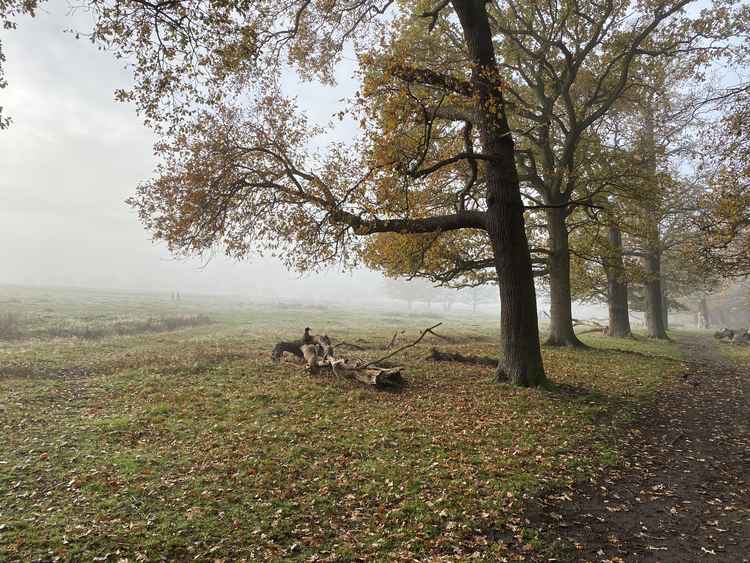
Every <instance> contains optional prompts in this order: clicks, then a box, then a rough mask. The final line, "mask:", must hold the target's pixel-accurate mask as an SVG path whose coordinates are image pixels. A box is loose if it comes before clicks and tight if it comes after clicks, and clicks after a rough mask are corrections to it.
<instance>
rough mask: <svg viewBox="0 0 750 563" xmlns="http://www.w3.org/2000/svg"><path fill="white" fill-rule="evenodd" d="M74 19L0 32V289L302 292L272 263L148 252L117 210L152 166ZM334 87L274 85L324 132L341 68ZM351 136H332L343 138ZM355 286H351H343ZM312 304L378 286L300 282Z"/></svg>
mask: <svg viewBox="0 0 750 563" xmlns="http://www.w3.org/2000/svg"><path fill="white" fill-rule="evenodd" d="M87 17H88V16H87V15H86V14H85V13H80V14H76V15H75V16H74V17H71V16H70V15H68V14H67V9H66V7H65V5H64V4H62V3H60V4H57V3H55V4H47V5H46V7H45V8H44V10H43V11H42V12H40V13H39V14H38V17H37V18H35V19H30V18H25V19H22V20H21V21H19V25H18V30H16V31H13V32H6V31H3V32H1V33H2V40H3V45H4V50H5V52H6V56H7V59H8V60H7V64H6V70H7V72H6V75H7V79H8V82H9V86H8V87H7V88H6V89H5V90H2V91H0V96H1V98H0V105H3V106H4V107H5V110H4V111H5V112H6V113H7V115H9V116H11V117H12V119H13V125H12V126H11V128H10V129H8V130H6V131H3V132H2V133H0V240H2V241H3V244H2V245H0V263H1V264H2V267H0V283H23V284H62V285H80V286H93V287H116V288H128V289H149V290H164V291H171V290H173V289H179V290H182V291H200V292H211V293H213V292H242V293H256V294H257V293H267V294H268V293H270V294H274V293H275V294H283V293H284V292H286V291H295V290H298V289H300V288H301V287H302V282H301V281H300V280H299V278H298V276H297V275H296V274H295V273H293V272H287V271H285V270H284V269H283V267H282V266H281V265H280V264H278V263H277V262H275V261H273V260H268V259H263V260H261V259H253V260H252V261H251V262H250V263H247V262H245V263H241V264H237V263H235V262H233V261H229V260H226V259H224V258H223V257H216V258H214V259H213V260H211V261H210V263H209V264H208V265H207V266H206V267H204V268H200V266H201V264H202V263H201V262H200V261H197V260H196V261H190V262H185V261H176V260H174V259H172V258H171V257H170V256H169V254H168V252H167V251H166V249H164V248H163V247H162V246H158V245H154V244H152V242H151V241H150V238H149V235H148V233H146V232H145V231H144V230H143V228H142V227H141V225H140V224H139V223H138V221H137V219H136V217H135V213H134V212H133V211H132V210H131V209H129V208H128V207H127V206H126V205H125V204H124V200H125V199H126V198H127V197H128V196H129V195H131V194H132V193H133V191H134V189H135V186H136V185H137V183H138V182H139V181H140V180H144V179H146V178H148V177H149V176H150V174H151V172H152V170H153V168H154V166H155V162H156V161H155V159H154V157H153V155H152V142H153V137H152V134H151V133H150V131H149V130H148V129H147V128H146V127H144V126H143V125H142V122H141V120H140V119H139V118H138V116H137V115H136V113H135V109H134V108H133V106H130V105H127V104H122V103H118V102H116V101H114V94H113V93H114V90H115V89H117V88H122V87H125V86H127V85H128V84H129V83H130V75H129V73H128V71H127V70H125V69H124V68H123V66H124V63H123V61H118V60H116V59H115V58H114V57H112V56H111V55H110V54H109V53H106V52H101V51H97V49H96V48H95V47H94V46H92V45H91V43H89V42H88V41H87V40H85V39H80V40H76V39H75V38H74V37H73V35H72V34H69V33H68V34H66V33H63V30H65V29H69V28H76V29H81V30H85V29H87V28H90V25H87ZM342 67H343V70H342V71H341V75H340V78H341V79H342V80H341V82H342V85H341V86H339V87H338V88H336V89H330V88H324V87H320V86H314V85H309V84H299V83H298V82H297V81H296V79H294V78H291V77H290V78H289V79H288V80H287V81H286V84H285V86H286V87H288V88H289V89H290V91H292V92H294V93H297V94H298V95H300V103H301V105H302V106H303V107H304V109H305V110H306V111H308V113H309V114H310V116H311V118H313V119H314V120H315V121H317V122H320V123H323V124H325V123H327V122H329V121H330V120H331V116H332V114H333V113H334V111H336V110H337V109H340V104H339V103H338V100H339V99H341V98H343V97H345V96H348V95H350V94H351V93H353V89H354V84H353V82H352V81H351V80H349V77H350V76H351V71H352V68H353V65H352V64H346V65H342ZM353 134H354V130H353V129H352V128H351V126H344V127H341V128H339V129H337V131H336V136H341V138H346V137H347V136H348V137H349V138H350V137H351V135H353ZM353 281H354V282H356V283H352V282H353ZM305 283H306V284H307V286H308V287H309V286H310V284H312V287H314V288H315V289H316V291H318V292H322V293H323V294H326V293H329V292H330V294H331V295H341V291H342V289H343V288H345V287H353V288H355V289H357V290H358V291H355V293H360V292H362V293H364V292H366V289H365V288H364V287H362V286H363V285H364V284H367V285H369V286H370V287H371V288H373V287H376V288H378V289H379V288H380V285H381V282H380V276H379V275H377V274H374V273H358V274H356V275H355V277H354V278H352V276H350V275H348V274H346V275H341V274H338V273H336V272H335V271H333V272H330V273H328V274H326V275H323V276H320V275H318V276H308V277H306V278H305Z"/></svg>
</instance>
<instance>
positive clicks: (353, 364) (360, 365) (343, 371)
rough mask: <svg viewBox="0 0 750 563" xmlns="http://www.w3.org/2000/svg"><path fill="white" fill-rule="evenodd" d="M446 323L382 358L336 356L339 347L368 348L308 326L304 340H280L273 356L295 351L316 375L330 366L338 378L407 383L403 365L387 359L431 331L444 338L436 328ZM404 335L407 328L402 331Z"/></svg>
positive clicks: (379, 382)
mask: <svg viewBox="0 0 750 563" xmlns="http://www.w3.org/2000/svg"><path fill="white" fill-rule="evenodd" d="M441 324H442V323H438V324H436V325H434V326H431V327H429V328H426V329H424V330H423V331H422V332H421V333H420V335H419V337H418V338H417V339H416V340H414V341H413V342H410V343H408V344H405V345H404V346H400V347H398V348H396V349H395V350H392V351H389V352H388V353H387V354H385V355H384V356H382V357H379V358H378V359H376V360H372V361H365V360H362V359H360V358H345V357H338V356H336V355H335V350H336V348H339V347H340V348H345V347H347V348H350V349H355V350H364V349H365V348H363V347H362V346H359V345H356V344H352V343H350V342H345V341H342V342H339V343H337V344H336V345H332V344H331V340H330V339H329V338H328V336H327V335H323V336H315V335H311V334H310V333H309V329H305V335H304V336H303V338H302V339H300V340H293V341H285V342H279V343H278V344H276V346H275V347H274V350H273V353H272V357H273V359H274V360H275V361H278V360H280V359H281V357H282V355H283V354H284V353H285V352H289V353H292V354H294V355H295V356H297V357H300V358H303V359H304V360H305V369H306V370H307V371H309V372H310V373H312V374H317V373H320V371H321V370H325V369H329V370H330V371H331V373H332V374H333V375H334V376H336V377H347V378H350V379H354V380H356V381H359V382H361V383H365V384H367V385H376V386H382V385H391V384H401V383H403V378H402V376H401V372H402V371H403V370H404V368H403V367H402V366H393V367H392V366H386V365H384V364H385V363H386V361H387V360H389V359H390V358H392V357H394V356H396V355H398V354H400V353H401V352H403V351H404V350H407V349H409V348H413V347H414V346H416V345H417V344H419V343H420V342H421V341H422V340H423V339H424V337H425V336H426V335H427V334H432V335H434V336H437V337H440V338H446V337H442V336H440V335H439V334H437V333H435V332H434V329H436V328H437V327H439V326H440V325H441ZM402 334H403V331H402ZM398 335H399V333H398V332H397V333H396V334H395V335H394V337H393V338H392V339H391V341H390V343H389V344H388V346H386V348H387V349H390V348H393V346H394V344H395V342H396V339H397V336H398Z"/></svg>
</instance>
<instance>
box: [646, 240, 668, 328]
mask: <svg viewBox="0 0 750 563" xmlns="http://www.w3.org/2000/svg"><path fill="white" fill-rule="evenodd" d="M643 265H644V268H645V270H646V284H645V288H644V289H645V292H646V328H647V330H648V336H649V337H650V338H660V339H668V338H669V337H668V336H667V329H666V327H665V326H664V311H663V309H664V303H663V302H662V297H663V294H662V290H661V252H659V251H658V250H651V251H650V252H648V253H647V254H646V256H645V257H644V259H643Z"/></svg>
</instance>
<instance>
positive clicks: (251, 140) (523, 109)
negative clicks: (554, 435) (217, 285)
mask: <svg viewBox="0 0 750 563" xmlns="http://www.w3.org/2000/svg"><path fill="white" fill-rule="evenodd" d="M694 4H696V2H693V1H692V0H648V1H646V2H637V3H634V2H631V1H629V0H558V1H554V2H538V1H535V0H504V1H498V2H489V1H487V0H453V1H450V0H433V2H432V3H427V2H425V1H424V0H403V1H401V2H399V3H394V2H393V0H358V1H356V2H349V1H346V2H343V1H338V0H326V1H315V0H256V1H253V2H246V1H243V2H237V1H234V0H224V1H222V2H216V1H212V0H183V1H181V0H165V1H163V2H150V1H147V0H130V1H117V0H92V1H91V2H90V3H89V7H90V9H91V10H92V12H93V14H94V16H95V21H96V24H95V29H94V30H93V34H92V39H93V41H94V42H96V43H98V44H100V45H102V46H104V47H106V48H108V49H110V50H112V51H113V52H114V53H115V54H116V55H117V56H119V57H125V58H127V59H128V60H129V61H131V62H132V64H133V73H134V78H135V82H134V86H133V88H132V89H131V90H129V91H123V92H120V93H119V96H120V98H121V99H124V100H128V101H132V102H134V103H135V104H136V105H137V106H138V108H139V109H140V111H141V112H142V113H143V115H144V116H145V118H146V119H147V121H148V123H150V124H151V125H152V126H153V127H154V129H155V130H156V131H157V133H159V134H160V136H161V137H160V141H159V142H158V143H157V145H156V152H157V154H158V155H159V156H160V157H161V164H160V167H159V169H158V170H157V173H156V175H155V177H154V178H153V179H151V180H149V181H147V182H145V183H144V184H142V185H141V186H140V187H139V188H138V190H137V193H136V195H135V196H134V197H133V198H132V199H131V200H130V204H131V205H132V206H133V207H134V208H135V209H137V211H138V213H139V215H140V218H141V220H142V221H143V223H144V225H145V226H146V227H147V228H148V229H149V230H150V231H151V232H152V233H153V234H154V236H155V237H156V238H157V239H161V240H164V241H166V242H167V243H168V244H169V246H170V248H171V249H172V250H173V251H174V252H176V253H199V252H204V251H208V250H210V249H211V248H213V247H215V246H217V245H221V246H223V248H225V249H226V252H227V253H229V254H230V255H233V256H244V255H246V254H248V253H250V252H252V251H253V250H257V249H259V248H262V249H266V250H270V251H271V252H274V253H275V254H277V255H279V256H281V257H283V258H284V259H285V260H286V261H287V263H288V264H289V265H290V266H291V267H296V268H298V269H301V270H307V269H313V268H317V267H320V266H323V265H326V264H329V263H331V262H339V263H342V264H344V265H349V264H352V263H355V262H357V261H360V260H364V261H365V262H366V263H367V264H369V265H370V266H372V267H375V268H379V269H381V270H383V271H385V272H386V273H387V274H390V275H401V274H406V273H408V274H409V275H412V276H415V275H416V276H424V277H427V278H429V279H431V280H433V281H436V282H439V283H443V284H447V285H478V284H482V283H494V284H497V288H498V291H499V295H500V302H501V309H500V315H501V334H502V336H501V343H500V348H501V361H500V365H499V366H498V372H497V373H498V378H500V379H503V380H510V381H512V382H513V383H515V384H518V385H538V384H540V383H541V382H543V381H544V379H545V372H544V367H543V364H542V356H541V352H540V341H539V333H538V327H537V309H536V297H535V285H534V279H535V278H536V277H543V278H544V279H545V281H546V283H547V284H548V286H549V292H550V296H551V310H550V323H551V326H550V335H549V340H548V342H549V344H552V345H570V346H579V345H581V344H580V342H579V341H578V339H577V338H576V335H575V333H574V331H573V319H572V310H571V302H572V299H573V298H574V296H586V295H588V296H593V295H597V294H600V295H603V294H605V292H606V295H607V300H608V302H609V304H610V310H611V323H610V326H611V331H612V333H613V334H617V335H620V334H626V333H627V332H629V327H628V325H627V310H628V302H627V297H628V294H629V292H628V287H627V286H628V283H629V282H632V281H633V280H639V281H640V283H641V284H642V287H643V292H642V298H643V300H644V301H645V304H646V308H647V312H648V315H647V318H648V326H649V332H650V334H651V335H653V336H656V337H663V336H664V335H665V333H664V330H665V326H664V314H663V312H664V310H665V308H664V295H665V284H664V283H663V282H664V281H665V276H664V271H665V269H666V268H665V265H666V264H665V263H666V262H668V261H673V262H674V261H677V262H679V263H681V264H682V265H685V264H688V265H689V266H690V267H681V268H680V269H679V272H680V276H679V277H686V278H690V279H695V278H699V277H701V276H703V275H705V274H706V272H719V271H724V270H726V271H731V273H738V271H739V269H741V268H742V267H746V266H747V265H746V263H744V262H743V256H742V252H741V251H742V249H743V248H745V249H746V244H747V234H746V227H747V224H748V216H747V215H748V212H747V205H744V207H743V205H729V204H728V203H727V202H734V201H736V200H737V198H738V197H740V198H745V199H744V200H741V201H744V202H745V203H747V199H746V198H747V191H746V182H745V180H744V178H746V177H747V174H746V173H747V167H746V166H744V165H740V164H738V163H737V162H732V163H731V164H730V165H727V155H723V157H721V158H720V157H719V155H717V154H715V152H716V151H714V154H712V157H715V158H714V159H713V161H712V162H711V166H710V172H702V171H700V170H699V169H698V167H697V166H693V165H692V163H693V162H695V156H696V155H695V154H694V152H695V151H694V149H695V148H696V147H697V146H698V144H699V143H698V144H696V143H697V141H696V139H697V137H696V135H695V131H696V130H697V128H698V125H699V122H698V120H697V117H698V116H699V113H700V112H699V110H700V108H701V107H703V106H702V105H701V104H702V103H705V102H706V96H705V95H704V96H697V95H692V94H688V93H687V92H689V90H691V89H693V90H697V89H699V88H702V87H705V86H706V84H707V81H706V80H705V78H706V76H708V75H707V74H706V73H707V72H709V71H710V70H711V69H712V68H715V65H716V64H717V63H718V62H722V63H726V62H727V61H730V62H732V63H733V64H735V65H737V64H743V63H744V59H745V57H746V53H745V51H744V48H745V47H744V45H745V44H744V34H745V32H746V30H747V19H748V10H747V8H746V7H744V6H742V5H741V4H737V3H736V2H734V0H714V1H713V2H712V3H711V5H710V6H708V7H707V8H706V9H704V10H702V11H698V8H697V6H694ZM34 8H35V2H34V1H33V0H31V1H29V0H25V1H24V2H22V3H20V4H18V3H17V2H13V1H10V2H9V1H7V0H6V2H4V3H3V4H0V10H2V11H3V12H5V16H4V17H5V18H6V20H8V21H10V19H12V17H13V15H14V11H18V10H21V11H32V10H33V9H34ZM350 52H353V53H354V54H355V55H356V57H357V61H358V67H357V68H358V71H357V72H358V78H359V80H360V88H359V91H358V93H357V96H356V97H355V98H354V99H353V100H349V101H348V102H344V106H343V107H342V111H341V114H340V117H341V118H342V119H353V120H356V122H357V123H358V124H359V128H360V131H361V134H360V135H359V136H358V137H357V138H356V139H353V140H351V141H350V142H338V143H332V144H330V145H328V146H325V147H322V146H317V145H316V142H315V139H316V138H318V136H319V134H320V133H323V132H324V130H323V129H321V128H320V127H319V126H318V125H316V124H313V123H310V122H309V121H308V120H307V118H306V117H305V115H304V114H303V113H302V112H300V111H299V110H298V108H297V105H296V103H295V100H293V99H290V98H289V97H287V96H286V95H285V94H284V92H283V89H282V87H281V85H280V84H281V77H282V75H283V73H285V72H290V71H294V72H296V73H297V74H298V75H299V76H300V77H301V78H303V79H307V80H313V81H319V82H322V83H331V82H332V81H333V79H334V78H333V77H334V76H335V71H336V68H337V65H338V64H339V63H340V61H341V60H342V57H343V56H344V55H345V54H349V53H350ZM734 94H735V95H733V96H729V97H727V98H726V100H730V99H731V100H735V101H733V102H728V103H735V104H738V106H737V107H736V108H734V113H733V115H742V112H743V111H745V110H746V108H747V107H748V106H747V103H746V96H745V94H746V90H742V89H738V90H737V92H734ZM728 115H729V114H728ZM741 123H742V120H741V118H738V119H735V118H732V117H728V118H727V121H726V123H725V125H726V126H727V128H728V129H729V130H732V126H733V124H735V126H736V128H737V130H738V131H739V137H740V138H742V139H743V141H741V142H739V143H734V144H732V146H731V147H728V148H727V150H728V151H729V152H730V153H731V154H735V153H738V154H741V155H742V157H743V160H742V162H743V163H746V155H747V152H746V151H745V149H746V148H747V147H746V145H745V144H746V137H745V136H744V131H742V129H741ZM686 140H689V142H688V144H687V146H686V145H685V142H686ZM743 143H745V144H743ZM721 146H727V145H726V144H722V145H721ZM732 151H734V152H732ZM707 162H708V161H707ZM674 283H675V284H676V283H677V280H675V281H674ZM680 283H682V280H681V281H680ZM691 283H692V282H691ZM605 288H606V289H605Z"/></svg>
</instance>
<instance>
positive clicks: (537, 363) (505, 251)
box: [453, 0, 545, 386]
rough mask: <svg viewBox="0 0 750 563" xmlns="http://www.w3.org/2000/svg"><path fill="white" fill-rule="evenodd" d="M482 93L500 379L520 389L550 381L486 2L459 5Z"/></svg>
mask: <svg viewBox="0 0 750 563" xmlns="http://www.w3.org/2000/svg"><path fill="white" fill-rule="evenodd" d="M453 7H454V9H455V11H456V14H457V16H458V19H459V21H460V22H461V27H462V28H463V33H464V39H465V41H466V46H467V48H468V51H469V55H470V58H471V61H472V63H473V66H472V83H473V84H474V85H475V86H476V88H477V97H478V102H477V104H478V106H479V107H478V109H479V110H480V112H479V113H480V114H481V115H482V116H483V118H482V120H481V122H480V123H477V124H475V125H476V126H477V128H478V131H479V137H480V141H481V144H482V149H483V152H485V153H487V154H490V155H492V159H491V160H488V161H486V162H485V164H484V166H485V170H484V172H485V182H486V185H487V225H486V228H487V232H488V234H489V238H490V241H491V244H492V249H493V251H494V254H495V269H496V270H497V279H498V288H499V292H500V335H501V336H500V339H501V356H500V363H499V365H498V367H497V378H498V379H499V380H501V381H510V382H512V383H514V384H516V385H521V386H535V385H539V384H541V383H542V382H544V380H545V374H544V366H543V363H542V355H541V350H540V346H539V330H538V323H537V310H536V292H535V289H534V277H533V274H532V271H531V255H530V253H529V244H528V240H527V239H526V230H525V226H524V218H523V203H522V201H521V190H520V185H519V182H518V174H517V171H516V163H515V148H514V145H513V138H512V136H511V134H510V128H509V126H508V121H507V118H506V116H505V104H504V100H503V98H502V90H501V89H500V88H499V85H500V77H499V72H498V69H497V64H496V61H495V52H494V46H493V43H492V32H491V30H490V25H489V18H488V16H487V12H486V2H485V0H454V1H453Z"/></svg>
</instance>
